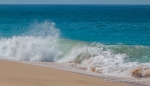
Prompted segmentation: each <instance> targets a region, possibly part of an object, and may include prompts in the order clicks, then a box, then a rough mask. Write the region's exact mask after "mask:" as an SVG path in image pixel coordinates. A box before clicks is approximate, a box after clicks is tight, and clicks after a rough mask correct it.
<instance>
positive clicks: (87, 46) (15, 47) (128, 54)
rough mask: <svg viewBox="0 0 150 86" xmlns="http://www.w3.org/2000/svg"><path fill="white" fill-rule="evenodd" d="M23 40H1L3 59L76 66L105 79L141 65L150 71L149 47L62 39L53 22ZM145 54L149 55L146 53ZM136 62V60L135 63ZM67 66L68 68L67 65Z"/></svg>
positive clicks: (32, 29) (35, 28) (32, 28)
mask: <svg viewBox="0 0 150 86" xmlns="http://www.w3.org/2000/svg"><path fill="white" fill-rule="evenodd" d="M28 28H30V29H29V30H28V31H27V32H25V33H24V34H22V35H20V36H12V37H9V38H1V39H0V57H1V58H3V59H9V60H18V61H20V60H25V61H39V62H56V63H60V64H65V63H75V64H71V65H76V67H78V68H79V69H84V70H88V71H95V72H97V73H101V74H104V75H114V74H118V73H119V75H118V76H130V74H129V73H130V71H131V70H132V69H133V68H135V67H136V66H138V65H142V66H146V65H147V67H149V66H150V64H149V63H144V61H145V60H147V61H149V58H148V56H149V52H150V51H149V50H150V48H149V47H148V46H140V45H136V46H134V45H123V44H122V45H120V44H118V45H105V44H102V43H89V42H84V41H78V40H70V39H65V38H62V37H61V32H60V30H59V29H58V28H57V27H56V26H55V23H54V22H49V21H45V22H35V23H33V24H31V25H30V26H29V27H28ZM143 51H146V52H143ZM143 57H145V58H144V61H143V62H142V61H140V59H143ZM133 58H134V60H132V59H133ZM66 66H67V65H66Z"/></svg>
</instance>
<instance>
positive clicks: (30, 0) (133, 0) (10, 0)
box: [0, 0, 150, 5]
mask: <svg viewBox="0 0 150 86" xmlns="http://www.w3.org/2000/svg"><path fill="white" fill-rule="evenodd" d="M0 4H149V5H150V0H0Z"/></svg>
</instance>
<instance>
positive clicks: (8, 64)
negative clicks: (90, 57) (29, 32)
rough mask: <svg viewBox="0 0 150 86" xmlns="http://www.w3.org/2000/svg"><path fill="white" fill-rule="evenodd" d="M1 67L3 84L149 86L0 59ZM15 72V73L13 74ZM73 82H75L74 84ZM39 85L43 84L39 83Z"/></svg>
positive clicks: (17, 85)
mask: <svg viewBox="0 0 150 86" xmlns="http://www.w3.org/2000/svg"><path fill="white" fill-rule="evenodd" d="M0 67H1V69H0V70H1V71H2V72H1V78H0V83H2V85H8V84H9V85H10V86H19V84H20V83H23V84H24V85H25V84H26V85H30V86H38V84H36V83H43V85H50V84H52V83H53V85H55V84H57V85H55V86H60V85H68V84H70V85H72V86H77V85H78V86H85V85H86V86H93V85H94V86H99V85H103V86H110V85H111V86H148V85H143V84H142V85H141V84H139V83H128V82H116V81H112V82H109V81H108V82H105V81H106V79H107V78H104V77H97V76H93V75H89V74H84V73H80V72H76V71H75V72H73V71H66V70H62V69H59V68H58V69H57V68H53V67H46V66H41V65H36V64H29V63H25V62H17V61H8V60H0ZM13 72H14V73H15V74H13ZM51 74H52V76H51ZM64 75H65V76H64ZM39 76H40V77H39ZM48 76H49V77H48ZM72 76H73V77H72ZM59 77H60V78H59ZM66 77H67V78H66ZM53 79H55V80H53ZM18 80H19V82H18ZM36 80H37V81H36ZM45 80H46V81H45ZM64 80H65V81H64ZM107 80H109V79H107ZM50 81H54V82H50ZM8 82H10V83H8ZM71 82H73V83H74V84H73V83H71ZM13 83H15V84H14V85H13ZM89 83H90V84H89ZM34 84H36V85H34ZM9 85H8V86H9ZM20 85H22V84H20ZM43 85H42V86H43ZM22 86H23V85H22ZM39 86H41V85H40V84H39Z"/></svg>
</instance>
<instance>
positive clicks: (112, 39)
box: [0, 5, 150, 67]
mask: <svg viewBox="0 0 150 86" xmlns="http://www.w3.org/2000/svg"><path fill="white" fill-rule="evenodd" d="M149 15H150V6H149V5H0V57H1V58H3V59H12V60H28V61H48V62H49V61H50V62H51V61H54V62H70V61H74V62H82V61H83V60H85V59H86V58H93V59H94V58H95V59H96V58H97V59H103V61H106V62H108V63H110V64H109V65H108V64H107V66H108V67H112V66H113V67H115V66H116V65H123V66H125V65H126V64H125V63H133V64H134V65H135V63H136V64H141V63H142V64H144V63H149V62H150V16H149ZM97 61H98V60H97ZM100 64H101V63H100V61H99V62H97V65H100ZM105 66H106V65H105ZM126 66H128V65H126Z"/></svg>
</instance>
